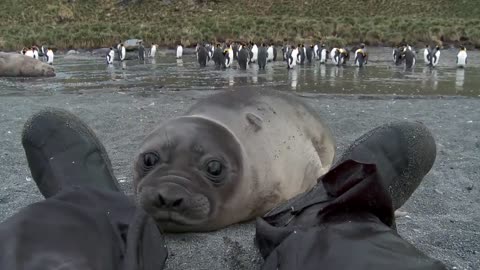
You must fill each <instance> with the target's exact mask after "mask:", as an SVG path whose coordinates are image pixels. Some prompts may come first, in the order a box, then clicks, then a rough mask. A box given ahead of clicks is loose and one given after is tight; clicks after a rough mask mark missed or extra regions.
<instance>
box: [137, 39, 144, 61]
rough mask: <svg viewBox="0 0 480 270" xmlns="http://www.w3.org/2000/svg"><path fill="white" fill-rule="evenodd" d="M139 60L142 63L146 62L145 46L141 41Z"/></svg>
mask: <svg viewBox="0 0 480 270" xmlns="http://www.w3.org/2000/svg"><path fill="white" fill-rule="evenodd" d="M138 59H139V60H141V61H143V60H145V46H143V43H142V42H141V41H140V43H139V44H138Z"/></svg>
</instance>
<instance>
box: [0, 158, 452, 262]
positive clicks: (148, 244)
mask: <svg viewBox="0 0 480 270" xmlns="http://www.w3.org/2000/svg"><path fill="white" fill-rule="evenodd" d="M0 243H1V252H0V269H9V270H20V269H21V270H40V269H69V270H86V269H87V270H134V269H135V270H140V269H148V270H154V269H155V270H160V269H162V268H163V267H164V264H165V260H166V258H167V251H166V247H165V243H164V240H163V238H162V235H161V233H160V231H159V229H158V228H157V226H156V225H155V223H154V221H153V220H152V219H151V218H150V217H149V216H147V215H146V214H145V213H144V212H143V210H141V209H139V208H136V207H135V205H134V203H133V202H132V201H130V199H129V198H127V197H126V196H125V195H123V194H122V193H120V192H106V191H98V190H94V189H88V188H77V189H73V190H69V191H62V192H61V193H59V194H58V195H56V196H54V197H51V198H49V199H46V200H45V201H42V202H39V203H35V204H32V205H30V206H28V207H26V208H25V209H23V210H21V211H20V212H18V213H17V214H15V215H14V216H12V217H11V218H9V219H8V220H6V221H5V222H3V223H2V224H0ZM256 243H257V246H258V248H259V250H260V252H261V254H262V256H263V257H264V258H265V264H264V266H263V269H266V270H276V269H280V270H284V269H292V270H295V269H302V270H309V269H339V270H340V269H341V270H349V269H352V270H353V269H355V270H362V269H365V270H367V269H368V270H375V269H388V270H396V269H399V270H400V269H402V270H413V269H426V270H427V269H428V270H434V269H435V270H436V269H446V268H445V266H443V265H442V264H441V263H440V262H438V261H436V260H433V259H431V258H429V257H427V256H426V255H424V254H423V253H422V252H420V251H419V250H418V249H416V248H415V247H414V246H412V245H411V244H409V243H408V242H406V241H405V240H403V239H402V238H401V237H400V236H399V235H398V234H397V232H396V231H395V225H394V212H393V207H392V200H391V197H390V195H389V193H388V192H387V190H386V188H385V185H384V184H383V183H382V179H381V176H380V175H379V174H378V172H377V168H376V166H375V165H372V164H362V163H358V162H355V161H352V160H347V161H344V162H342V163H341V164H339V165H338V166H336V167H335V168H333V169H332V170H331V171H330V172H329V173H327V174H326V175H325V176H324V177H322V178H321V179H320V182H319V185H317V186H316V188H314V189H313V190H312V191H310V192H307V193H305V194H302V195H300V196H297V197H295V198H294V199H292V200H290V201H288V202H287V203H285V204H283V205H281V206H279V207H277V208H276V209H273V210H272V211H271V212H269V213H268V214H267V215H265V216H264V217H263V218H259V219H258V220H257V232H256ZM252 268H253V266H252Z"/></svg>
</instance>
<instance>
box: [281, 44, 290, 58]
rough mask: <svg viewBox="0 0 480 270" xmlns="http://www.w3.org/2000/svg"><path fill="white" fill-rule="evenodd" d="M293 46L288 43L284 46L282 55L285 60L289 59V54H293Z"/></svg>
mask: <svg viewBox="0 0 480 270" xmlns="http://www.w3.org/2000/svg"><path fill="white" fill-rule="evenodd" d="M290 50H291V48H290V46H288V45H284V46H283V47H282V56H283V61H288V55H290V54H291V51H290Z"/></svg>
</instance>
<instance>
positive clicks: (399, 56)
mask: <svg viewBox="0 0 480 270" xmlns="http://www.w3.org/2000/svg"><path fill="white" fill-rule="evenodd" d="M404 57H405V56H404V48H402V47H401V46H400V47H397V48H393V52H392V58H393V63H394V64H395V65H397V66H399V65H401V64H402V62H403V60H404Z"/></svg>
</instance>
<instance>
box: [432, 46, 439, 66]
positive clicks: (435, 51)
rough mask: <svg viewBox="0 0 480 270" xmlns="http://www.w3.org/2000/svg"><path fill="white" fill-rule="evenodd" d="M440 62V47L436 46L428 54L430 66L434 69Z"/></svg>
mask: <svg viewBox="0 0 480 270" xmlns="http://www.w3.org/2000/svg"><path fill="white" fill-rule="evenodd" d="M438 61H440V46H438V45H437V46H436V47H435V49H433V50H432V52H431V53H430V66H431V67H436V66H437V65H438Z"/></svg>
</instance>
